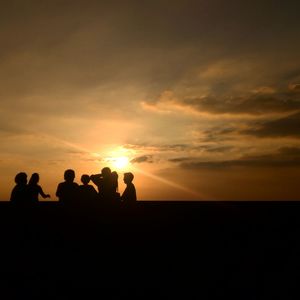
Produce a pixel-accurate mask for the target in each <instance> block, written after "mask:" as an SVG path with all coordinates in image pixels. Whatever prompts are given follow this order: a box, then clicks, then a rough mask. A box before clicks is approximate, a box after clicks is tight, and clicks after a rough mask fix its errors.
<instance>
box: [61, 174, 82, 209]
mask: <svg viewBox="0 0 300 300" xmlns="http://www.w3.org/2000/svg"><path fill="white" fill-rule="evenodd" d="M64 179H65V181H64V182H61V183H59V184H58V186H57V190H56V196H57V197H58V199H59V201H61V202H64V203H65V204H72V202H73V201H74V199H75V198H76V197H77V196H78V195H77V192H78V184H77V183H76V182H74V179H75V171H74V170H72V169H68V170H66V171H65V173H64Z"/></svg>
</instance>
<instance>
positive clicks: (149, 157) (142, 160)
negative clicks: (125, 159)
mask: <svg viewBox="0 0 300 300" xmlns="http://www.w3.org/2000/svg"><path fill="white" fill-rule="evenodd" d="M130 162H131V163H132V164H140V163H145V162H147V163H153V159H152V155H143V156H139V157H136V158H133V159H132V160H131V161H130Z"/></svg>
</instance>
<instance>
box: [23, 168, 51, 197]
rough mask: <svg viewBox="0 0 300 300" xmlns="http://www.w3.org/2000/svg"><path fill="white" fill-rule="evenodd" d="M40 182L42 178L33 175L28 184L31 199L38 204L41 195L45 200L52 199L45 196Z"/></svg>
mask: <svg viewBox="0 0 300 300" xmlns="http://www.w3.org/2000/svg"><path fill="white" fill-rule="evenodd" d="M39 180H40V176H39V174H38V173H33V174H32V175H31V178H30V179H29V183H28V193H29V197H30V199H31V200H32V201H34V202H38V201H39V195H41V196H42V197H43V198H44V199H45V198H50V195H49V194H47V195H46V194H45V193H44V192H43V189H42V187H41V186H40V185H38V183H39Z"/></svg>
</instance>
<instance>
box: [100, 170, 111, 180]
mask: <svg viewBox="0 0 300 300" xmlns="http://www.w3.org/2000/svg"><path fill="white" fill-rule="evenodd" d="M101 174H102V176H103V178H108V177H110V175H111V170H110V168H109V167H105V168H103V169H102V170H101Z"/></svg>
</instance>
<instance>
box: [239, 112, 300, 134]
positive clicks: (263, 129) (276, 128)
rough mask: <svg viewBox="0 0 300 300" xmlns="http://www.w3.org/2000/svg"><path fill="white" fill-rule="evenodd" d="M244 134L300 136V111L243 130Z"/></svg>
mask: <svg viewBox="0 0 300 300" xmlns="http://www.w3.org/2000/svg"><path fill="white" fill-rule="evenodd" d="M242 133H244V134H249V135H254V136H257V137H296V138H300V113H295V114H292V115H289V116H287V117H284V118H280V119H277V120H273V121H267V122H264V123H262V124H259V125H258V126H257V127H256V128H253V129H248V130H244V131H242Z"/></svg>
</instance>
